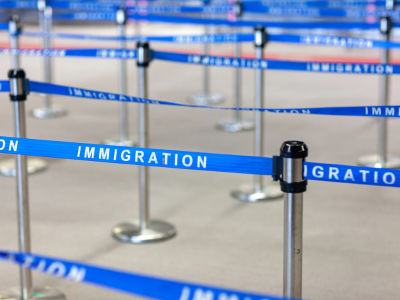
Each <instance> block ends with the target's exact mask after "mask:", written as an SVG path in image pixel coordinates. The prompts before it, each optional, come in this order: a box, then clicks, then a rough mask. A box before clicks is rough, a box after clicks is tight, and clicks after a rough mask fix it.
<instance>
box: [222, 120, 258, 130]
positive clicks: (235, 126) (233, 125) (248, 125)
mask: <svg viewBox="0 0 400 300" xmlns="http://www.w3.org/2000/svg"><path fill="white" fill-rule="evenodd" d="M216 128H217V129H218V130H221V131H226V132H240V131H250V130H253V129H254V123H253V122H251V121H244V120H243V121H221V122H219V123H218V124H217V126H216Z"/></svg>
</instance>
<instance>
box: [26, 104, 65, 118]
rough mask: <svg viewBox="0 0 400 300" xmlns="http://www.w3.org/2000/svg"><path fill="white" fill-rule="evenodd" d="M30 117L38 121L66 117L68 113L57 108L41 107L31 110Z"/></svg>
mask: <svg viewBox="0 0 400 300" xmlns="http://www.w3.org/2000/svg"><path fill="white" fill-rule="evenodd" d="M30 115H31V116H32V117H34V118H36V119H55V118H60V117H64V116H65V115H67V111H66V110H65V109H64V108H60V107H57V106H51V107H41V108H35V109H33V110H31V112H30Z"/></svg>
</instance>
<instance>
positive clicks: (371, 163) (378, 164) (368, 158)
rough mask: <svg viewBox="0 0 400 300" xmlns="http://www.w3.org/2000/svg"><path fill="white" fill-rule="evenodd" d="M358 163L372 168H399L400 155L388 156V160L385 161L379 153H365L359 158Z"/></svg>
mask: <svg viewBox="0 0 400 300" xmlns="http://www.w3.org/2000/svg"><path fill="white" fill-rule="evenodd" d="M358 165H360V166H363V167H370V168H387V169H399V168H400V157H394V156H388V157H387V160H386V162H383V161H382V159H381V157H380V156H379V155H378V154H371V155H365V156H361V157H360V158H359V160H358Z"/></svg>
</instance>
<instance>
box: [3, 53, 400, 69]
mask: <svg viewBox="0 0 400 300" xmlns="http://www.w3.org/2000/svg"><path fill="white" fill-rule="evenodd" d="M1 54H5V55H28V56H50V57H97V58H113V59H118V58H119V59H135V58H136V50H134V49H132V50H126V49H117V48H99V49H24V50H16V49H8V48H7V49H4V48H3V49H0V55H1ZM152 55H153V57H152V58H153V59H158V60H164V61H172V62H179V63H187V64H195V65H205V66H216V67H232V68H248V69H262V70H281V71H300V72H313V73H337V74H376V75H391V74H400V65H399V64H370V63H330V62H302V61H301V62H300V61H283V60H268V59H251V58H237V57H224V56H208V55H200V54H185V53H174V52H164V51H153V52H152Z"/></svg>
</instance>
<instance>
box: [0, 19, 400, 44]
mask: <svg viewBox="0 0 400 300" xmlns="http://www.w3.org/2000/svg"><path fill="white" fill-rule="evenodd" d="M0 26H1V24H0ZM6 29H7V28H6ZM0 30H1V27H0ZM21 34H22V35H24V36H28V37H43V36H48V37H51V38H64V39H80V40H100V41H148V42H169V43H244V42H253V41H254V34H250V33H249V34H246V33H226V34H204V35H173V36H125V37H124V36H103V35H90V34H74V33H48V34H46V33H42V32H29V31H21ZM268 41H269V42H277V43H291V44H304V45H321V46H332V47H344V48H364V49H372V48H385V49H391V48H400V43H399V42H393V41H380V40H372V39H363V38H352V37H342V36H330V35H317V34H305V35H295V34H268Z"/></svg>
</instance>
